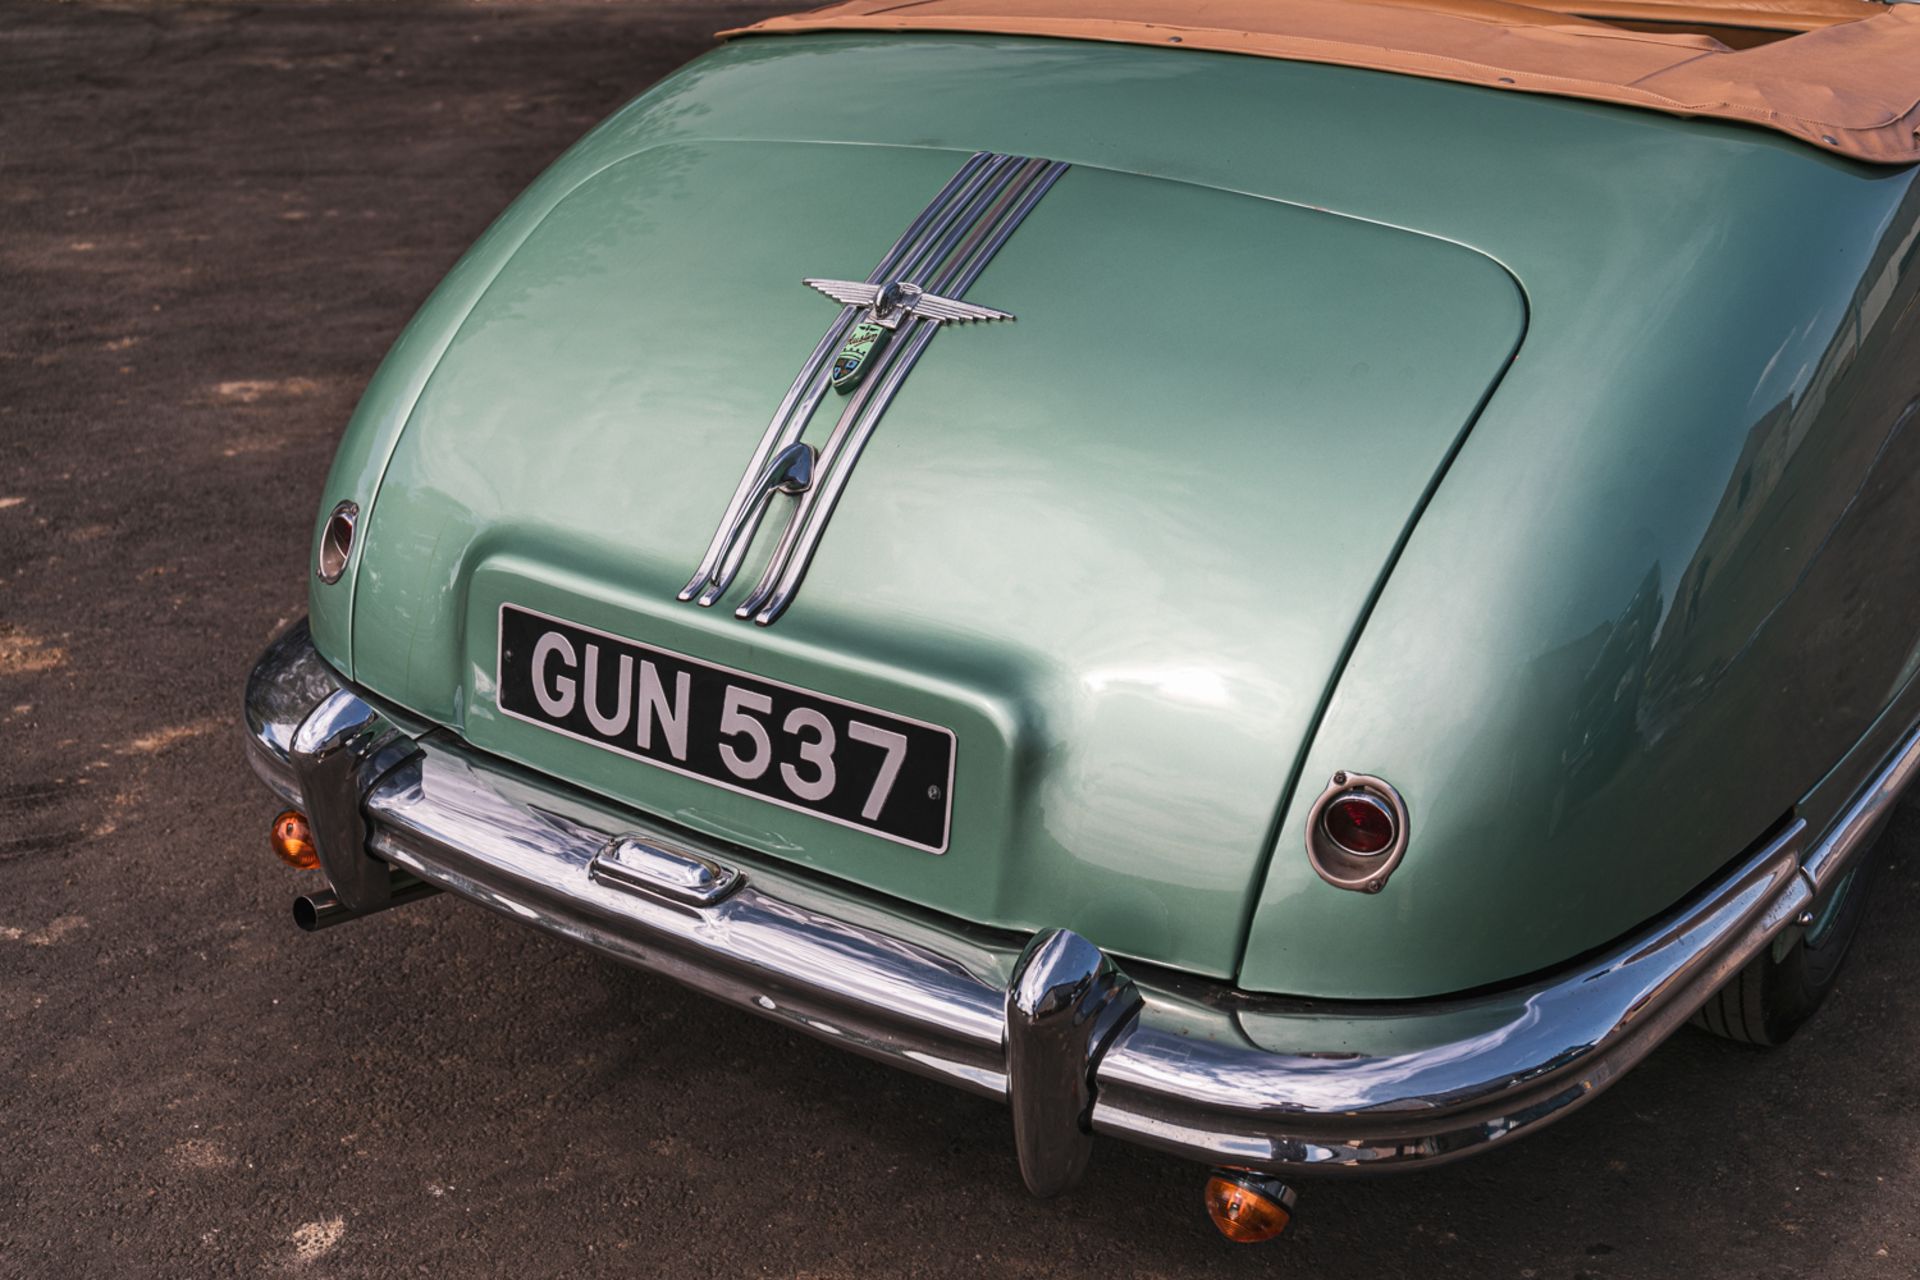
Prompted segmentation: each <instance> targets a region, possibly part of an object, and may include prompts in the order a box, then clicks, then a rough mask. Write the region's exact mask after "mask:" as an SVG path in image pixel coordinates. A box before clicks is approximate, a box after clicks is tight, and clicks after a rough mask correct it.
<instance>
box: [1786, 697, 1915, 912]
mask: <svg viewBox="0 0 1920 1280" xmlns="http://www.w3.org/2000/svg"><path fill="white" fill-rule="evenodd" d="M1916 772H1920V729H1915V730H1913V731H1911V732H1910V733H1908V734H1907V735H1906V737H1905V738H1903V739H1902V740H1901V742H1900V745H1899V746H1898V747H1896V748H1894V750H1893V752H1892V755H1891V758H1890V759H1889V761H1888V763H1887V764H1886V765H1885V766H1884V767H1883V768H1882V769H1881V770H1880V773H1879V774H1878V775H1877V776H1876V777H1875V778H1874V780H1873V782H1872V783H1871V784H1870V785H1869V786H1868V787H1867V788H1866V789H1865V790H1864V791H1863V792H1861V793H1860V795H1859V796H1858V797H1857V798H1856V799H1855V800H1854V801H1853V803H1852V804H1850V805H1848V806H1847V807H1846V809H1844V810H1843V811H1842V812H1841V815H1840V819H1839V821H1838V822H1836V823H1834V825H1833V830H1832V831H1831V832H1830V833H1829V834H1828V835H1827V837H1826V838H1825V839H1823V840H1821V841H1820V843H1819V844H1818V845H1816V846H1814V849H1813V852H1812V853H1810V854H1808V855H1807V863H1806V869H1807V879H1808V881H1809V882H1810V887H1811V888H1812V889H1813V892H1814V895H1815V896H1816V897H1817V896H1819V894H1820V893H1821V891H1823V890H1825V889H1826V888H1827V887H1828V886H1830V885H1833V884H1835V883H1837V882H1838V881H1839V879H1840V877H1841V876H1842V875H1844V874H1846V871H1847V868H1848V867H1849V866H1850V865H1851V864H1852V861H1853V857H1854V855H1855V854H1856V853H1857V852H1859V851H1860V850H1863V849H1865V848H1867V847H1868V846H1870V845H1871V844H1872V843H1873V837H1874V836H1875V835H1877V834H1878V833H1879V830H1880V824H1881V823H1883V822H1885V821H1886V819H1887V815H1888V814H1890V813H1892V812H1893V806H1894V805H1895V804H1896V803H1897V802H1898V801H1899V799H1900V795H1901V793H1902V792H1904V791H1905V790H1906V789H1907V785H1908V784H1909V783H1911V782H1912V781H1913V779H1914V775H1915V773H1916Z"/></svg>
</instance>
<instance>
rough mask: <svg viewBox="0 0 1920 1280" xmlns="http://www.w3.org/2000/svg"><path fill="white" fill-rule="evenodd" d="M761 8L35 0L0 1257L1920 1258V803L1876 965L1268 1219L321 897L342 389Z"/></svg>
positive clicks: (1870, 955) (470, 937) (1797, 1261)
mask: <svg viewBox="0 0 1920 1280" xmlns="http://www.w3.org/2000/svg"><path fill="white" fill-rule="evenodd" d="M761 12H765V10H760V9H755V8H753V7H751V6H736V5H695V4H669V3H647V2H638V3H627V4H620V5H604V6H600V5H591V6H571V5H539V6H533V7H522V6H518V5H508V4H499V5H496V4H487V5H469V4H456V3H449V4H422V3H395V4H366V3H361V4H352V3H348V4H284V5H283V4H268V5H255V6H247V7H237V6H198V5H155V6H111V7H109V6H98V5H89V4H63V5H52V4H21V3H0V1276H4V1277H7V1278H9V1280H11V1278H13V1277H35V1278H38V1277H70V1276H71V1277H117V1276H206V1275H229V1274H240V1275H253V1274H278V1273H283V1272H284V1273H296V1274H304V1275H311V1276H388V1275H411V1274H431V1275H452V1276H504V1277H521V1276H550V1275H551V1276H589V1275H623V1276H624V1275H633V1276H650V1275H661V1276H677V1277H684V1276H736V1275H772V1276H793V1277H838V1276H864V1275H928V1276H935V1275H937V1276H967V1277H976V1276H981V1277H992V1276H1049V1277H1053V1276H1058V1277H1076V1276H1101V1277H1120V1276H1156V1277H1172V1276H1191V1275H1209V1276H1216V1275H1217V1276H1227V1275H1282V1276H1308V1275H1311V1276H1316V1277H1347V1276H1365V1277H1369V1278H1371V1280H1377V1278H1378V1277H1382V1276H1385V1277H1401V1276H1407V1277H1412V1276H1420V1277H1427V1276H1471V1277H1516V1278H1532V1277H1540V1278H1543V1280H1544V1278H1546V1277H1556V1278H1561V1280H1574V1278H1576V1277H1590V1278H1600V1277H1627V1276H1685V1277H1689V1278H1700V1277H1722V1276H1725V1277H1754V1276H1780V1277H1793V1278H1794V1280H1803V1278H1804V1277H1876V1278H1879V1277H1911V1276H1915V1275H1920V1001H1916V1000H1915V998H1914V996H1913V994H1912V993H1913V992H1914V990H1915V988H1916V987H1920V856H1915V855H1916V852H1920V818H1916V815H1915V813H1914V812H1913V811H1911V810H1909V811H1903V812H1902V813H1901V814H1900V815H1898V816H1897V818H1896V820H1895V822H1894V825H1893V828H1892V830H1891V833H1890V837H1889V838H1890V839H1891V840H1892V841H1893V844H1894V847H1893V849H1892V851H1891V853H1892V865H1891V868H1890V871H1889V873H1888V874H1887V875H1886V876H1885V877H1884V879H1883V881H1882V888H1881V892H1880V895H1879V901H1878V903H1877V905H1876V908H1875V910H1874V912H1873V914H1872V916H1871V918H1870V919H1869V921H1868V923H1867V927H1866V932H1865V934H1864V936H1863V937H1862V939H1861V941H1860V943H1859V945H1858V950H1857V951H1856V953H1855V955H1854V957H1853V959H1852V962H1851V964H1850V966H1849V969H1848V971H1847V972H1846V974H1845V976H1844V978H1843V979H1842V981H1841V983H1840V987H1839V990H1838V992H1837V993H1836V994H1835V996H1834V997H1833V999H1832V1000H1831V1001H1830V1003H1829V1004H1828V1006H1827V1008H1826V1009H1825V1010H1824V1011H1823V1012H1822V1013H1821V1015H1820V1016H1819V1018H1818V1020H1817V1021H1816V1022H1815V1023H1814V1024H1813V1026H1812V1027H1811V1028H1810V1029H1809V1031H1808V1032H1807V1033H1805V1034H1803V1036H1802V1037H1801V1038H1800V1039H1799V1040H1797V1041H1796V1042H1794V1043H1793V1044H1791V1045H1789V1046H1788V1047H1786V1048H1784V1049H1782V1050H1778V1051H1774V1052H1762V1051H1756V1050H1751V1049H1746V1048H1742V1047H1740V1046H1736V1045H1730V1044H1725V1043H1722V1042H1720V1041H1717V1040H1714V1039H1712V1038H1710V1037H1708V1036H1706V1035H1704V1034H1701V1033H1698V1032H1694V1031H1686V1032H1683V1033H1681V1034H1680V1035H1679V1036H1677V1037H1676V1038H1675V1039H1673V1040H1672V1041H1670V1042H1669V1043H1668V1044H1667V1045H1666V1046H1665V1047H1663V1048H1662V1049H1660V1050H1659V1051H1658V1052H1657V1053H1655V1054H1654V1055H1653V1056H1652V1058H1651V1059H1650V1060H1648V1061H1647V1062H1646V1063H1645V1064H1644V1065H1643V1066H1641V1067H1640V1068H1639V1069H1638V1070H1637V1071H1635V1072H1634V1073H1633V1074H1632V1075H1631V1076H1630V1077H1628V1078H1627V1079H1626V1080H1625V1081H1624V1082H1622V1083H1621V1084H1620V1085H1618V1086H1617V1087H1616V1088H1614V1089H1613V1090H1612V1091H1611V1092H1610V1093H1609V1094H1607V1095H1606V1096H1605V1097H1603V1098H1601V1099H1600V1100H1598V1101H1597V1102H1595V1103H1594V1104H1593V1105H1592V1106H1590V1107H1588V1108H1586V1109H1584V1110H1582V1111H1581V1112H1579V1113H1578V1114H1576V1115H1574V1116H1573V1117H1571V1118H1569V1119H1567V1120H1566V1121H1564V1122H1563V1123H1561V1124H1559V1125H1557V1126H1555V1127H1554V1128H1553V1129H1551V1130H1549V1131H1547V1132H1545V1133H1543V1134H1540V1135H1538V1136H1536V1137H1533V1138H1530V1139H1528V1140H1527V1141H1525V1142H1523V1143H1519V1144H1517V1145H1515V1146H1514V1147H1512V1148H1510V1149H1507V1150H1505V1151H1500V1152H1496V1153H1494V1154H1491V1155H1489V1156H1487V1157H1485V1158H1483V1159H1480V1160H1476V1161H1474V1162H1471V1163H1468V1164H1464V1165H1458V1166H1455V1167H1453V1168H1449V1169H1445V1170H1440V1171H1435V1172H1432V1173H1427V1174H1419V1175H1411V1176H1402V1177H1397V1178H1392V1179H1386V1180H1378V1181H1369V1182H1349V1183H1337V1184H1334V1183H1316V1184H1309V1185H1307V1186H1306V1187H1305V1193H1304V1195H1303V1198H1302V1205H1301V1217H1300V1220H1299V1224H1298V1227H1297V1231H1296V1233H1295V1235H1294V1236H1293V1238H1291V1239H1290V1240H1288V1241H1287V1242H1285V1243H1283V1244H1280V1245H1278V1246H1268V1247H1265V1248H1262V1249H1255V1250H1246V1249H1240V1248H1236V1247H1234V1246H1231V1245H1228V1244H1226V1243H1224V1242H1223V1241H1221V1240H1220V1239H1219V1238H1217V1237H1216V1235H1215V1234H1214V1232H1213V1229H1212V1228H1211V1227H1210V1226H1208V1225H1207V1223H1206V1221H1205V1219H1204V1217H1203V1215H1202V1213H1201V1211H1200V1206H1199V1189H1200V1171H1199V1170H1198V1169H1197V1168H1194V1167H1191V1166H1187V1165H1183V1164H1180V1163H1177V1162H1175V1161H1172V1160H1168V1159H1164V1158H1161V1157H1159V1156H1156V1155H1152V1154H1149V1153H1146V1152H1142V1151H1137V1150H1134V1149H1131V1148H1128V1147H1125V1146H1122V1145H1120V1144H1117V1143H1113V1142H1108V1141H1105V1140H1102V1141H1100V1142H1099V1143H1098V1144H1097V1146H1098V1149H1097V1152H1096V1155H1095V1160H1094V1163H1093V1168H1092V1171H1091V1174H1090V1176H1089V1177H1088V1179H1087V1181H1086V1183H1085V1185H1084V1187H1083V1188H1082V1189H1081V1190H1079V1191H1078V1192H1077V1193H1075V1194H1073V1195H1071V1196H1068V1197H1066V1198H1063V1199H1060V1200H1056V1201H1051V1202H1040V1201H1035V1200H1031V1199H1029V1198H1028V1197H1027V1196H1026V1195H1025V1193H1024V1192H1023V1191H1022V1190H1021V1187H1020V1181H1019V1176H1018V1173H1017V1171H1016V1169H1015V1166H1014V1160H1013V1152H1012V1144H1011V1138H1010V1128H1009V1121H1008V1118H1007V1116H1006V1114H1005V1113H1004V1112H1003V1111H1002V1110H1001V1109H999V1108H997V1107H995V1106H993V1105H990V1104H988V1103H985V1102H982V1101H978V1100H975V1099H972V1098H968V1097H963V1096H961V1095H959V1094H956V1093H953V1092H950V1091H948V1090H946V1089H944V1088H942V1087H940V1086H938V1085H934V1084H931V1083H926V1082H922V1081H919V1080H917V1079H910V1078H906V1077H903V1076H900V1075H897V1074H895V1073H893V1072H891V1071H889V1070H886V1069H885V1068H882V1067H879V1066H876V1065H873V1064H869V1063H866V1062H864V1061H860V1060H857V1059H853V1058H850V1057H847V1056H845V1055H843V1054H841V1053H838V1052H836V1051H834V1050H833V1049H831V1048H829V1047H827V1046H824V1045H820V1044H816V1043H813V1042H812V1041H809V1040H804V1039H800V1038H796V1037H795V1036H794V1035H792V1034H790V1033H787V1032H785V1031H782V1030H780V1029H778V1028H776V1027H774V1026H772V1025H771V1024H768V1023H763V1022H760V1021H758V1020H756V1019H754V1018H752V1017H749V1016H747V1015H745V1014H741V1013H735V1012H732V1011H729V1010H725V1009H721V1008H718V1007H715V1006H713V1005H711V1004H709V1003H708V1002H706V1001H704V1000H702V999H700V998H698V997H695V996H693V995H691V994H689V993H686V992H683V991H682V990H680V989H679V988H677V987H675V986H674V985H672V984H671V983H669V982H666V981H664V980H660V979H655V978H652V977H648V976H646V975H643V974H639V973H635V972H631V971H628V970H625V969H621V968H618V967H616V966H614V965H613V964H611V963H606V962H602V961H600V960H598V959H595V958H593V957H591V956H588V955H586V954H584V953H582V952H580V951H577V950H575V949H573V948H572V947H570V946H568V945H565V944H563V943H561V942H558V941H555V940H551V939H548V938H545V937H543V936H538V935H536V934H534V933H532V932H530V931H528V930H526V929H524V928H521V927H519V926H516V925H514V924H512V923H510V922H508V921H506V920H504V919H500V918H497V917H495V916H493V915H490V914H488V913H486V912H484V911H481V910H479V909H477V908H474V907H471V906H468V905H465V904H463V903H460V902H457V901H453V900H451V899H449V898H446V897H441V898H436V899H434V900H432V901H429V902H427V903H424V904H422V905H419V906H415V907H411V908H408V909H405V910H400V911H395V912H392V913H389V914H386V915H383V916H379V917H376V918H374V919H371V920H367V921H364V922H361V923H359V924H356V925H354V926H352V927H349V928H345V929H341V930H336V931H333V932H330V933H327V934H322V935H315V936H308V935H303V934H300V933H297V932H296V931H295V930H294V929H293V927H292V926H291V924H290V923H289V916H288V903H289V899H290V897H291V896H292V894H293V893H294V892H295V889H296V885H297V884H298V883H299V880H298V877H296V876H294V875H293V874H292V873H289V872H287V871H285V870H283V869H281V868H280V867H279V866H278V865H277V864H276V863H275V862H274V861H273V860H272V859H271V858H270V857H269V856H268V854H267V852H266V847H265V832H266V826H267V822H268V819H269V817H270V816H271V814H272V812H273V809H274V807H275V806H273V805H272V804H271V803H270V801H269V799H268V797H267V795H266V793H265V792H264V790H262V789H261V788H260V787H259V785H258V784H257V783H256V782H255V781H254V780H253V778H252V777H251V776H250V775H249V773H248V771H247V769H246V767H245V766H244V764H243V763H242V761H241V757H240V753H239V749H238V747H237V745H236V733H235V721H236V713H237V711H238V704H239V693H240V686H241V681H242V679H243V677H244V675H245V672H246V670H247V667H248V665H249V663H250V662H251V660H252V658H253V657H254V655H255V653H256V652H257V651H258V650H259V649H260V647H261V646H262V645H263V644H264V643H265V642H266V641H267V640H268V638H269V637H271V636H272V635H273V634H274V633H275V632H277V631H278V630H279V629H280V628H281V627H282V626H283V625H285V624H286V623H287V622H288V621H289V620H290V619H292V618H295V617H297V616H298V615H299V613H300V612H301V611H302V608H303V599H304V590H305V588H304V582H305V569H306V563H305V561H306V555H307V536H308V529H309V520H310V518H311V514H312V512H313V510H314V509H315V506H316V504H317V502H318V499H319V491H320V484H321V480H322V478H323V476H324V473H325V470H326V466H327V461H328V458H329V455H330V454H331V451H332V449H333V445H334V441H335V439H336V438H337V436H338V434H339V431H340V429H341V426H342V424H343V423H344V421H345V420H346V417H347V415H348V413H349V412H350V410H351V409H352V406H353V402H354V399H355V397H356V396H357V395H358V393H359V390H360V388H361V387H362V385H363V384H364V383H365V382H366V380H367V378H368V376H369V375H370V374H371V373H372V371H373V368H374V366H375V364H376V363H377V362H378V360H379V359H380V356H381V354H382V352H383V351H384V349H385V348H386V346H387V345H388V343H389V342H390V341H391V340H392V339H393V337H394V335H395V334H396V333H397V331H398V330H399V328H400V326H401V325H402V324H403V323H404V322H405V320H406V318H407V316H408V314H409V313H410V312H411V310H412V309H413V307H414V306H415V305H417V304H418V302H419V301H420V300H421V298H423V297H424V296H425V294H426V293H427V291H428V290H429V289H430V288H431V287H432V285H433V284H434V282H435V281H436V280H437V279H438V277H439V276H440V275H441V274H442V273H443V272H444V271H445V270H446V269H447V268H448V267H449V266H450V265H451V264H452V262H453V261H454V258H455V257H456V256H457V255H458V254H459V252H460V251H461V250H462V248H463V247H464V246H465V245H466V244H467V243H468V242H469V241H471V240H472V239H473V237H474V236H475V235H477V234H478V233H479V231H480V230H481V229H482V227H484V226H485V225H486V223H487V222H488V220H489V219H491V218H492V217H493V215H494V214H495V213H496V212H497V211H498V210H499V209H500V208H501V207H502V206H503V205H504V204H505V203H506V202H507V201H508V200H509V199H510V198H511V197H512V195H513V194H514V193H515V192H516V191H517V190H518V189H519V188H520V187H522V186H523V185H524V184H525V183H526V182H527V181H528V180H530V179H531V178H532V177H533V176H534V175H535V174H536V173H537V172H539V170H540V169H541V168H542V167H543V166H544V165H545V164H546V163H547V162H548V161H549V160H550V159H551V158H552V157H553V156H555V155H556V154H557V153H558V152H559V151H560V150H561V149H562V148H563V147H564V146H565V145H566V144H567V143H569V142H570V141H571V140H572V139H574V138H575V137H577V136H578V135H579V134H580V133H581V132H582V131H584V130H585V129H586V128H587V126H588V125H590V124H591V123H593V122H594V121H595V120H597V119H599V118H600V117H601V116H603V115H605V114H606V113H607V112H608V111H610V110H611V109H613V108H614V107H615V106H617V105H619V104H620V103H621V102H622V101H624V100H625V99H626V98H628V97H629V96H631V95H632V94H634V93H636V92H638V91H639V90H640V89H641V88H643V87H644V86H645V85H646V84H647V83H648V82H650V81H651V80H653V79H655V78H656V77H658V76H660V75H661V74H663V73H665V72H666V71H668V70H669V69H671V68H672V67H674V66H675V65H677V64H679V63H681V62H683V61H685V60H686V59H687V58H689V57H692V56H693V55H694V54H696V53H698V52H699V51H700V50H701V49H702V48H704V47H705V46H706V45H707V44H708V43H709V36H708V33H709V32H711V31H713V30H715V29H717V28H719V27H722V26H724V25H728V24H731V23H734V22H737V21H740V20H743V19H748V18H751V17H753V16H756V15H757V14H758V13H761Z"/></svg>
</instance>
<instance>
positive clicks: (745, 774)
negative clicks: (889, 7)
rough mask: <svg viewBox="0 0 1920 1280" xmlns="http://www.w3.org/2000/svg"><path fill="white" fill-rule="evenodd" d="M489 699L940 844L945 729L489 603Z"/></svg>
mask: <svg viewBox="0 0 1920 1280" xmlns="http://www.w3.org/2000/svg"><path fill="white" fill-rule="evenodd" d="M496 689H497V693H496V695H495V696H496V700H497V702H498V705H499V707H500V710H501V711H503V712H505V713H506V714H507V715H510V716H512V717H514V718H515V719H517V720H526V721H529V722H530V723H533V724H537V725H541V726H543V727H545V728H548V729H552V730H553V731H554V732H556V733H564V734H566V735H567V736H568V737H570V738H578V739H580V740H581V741H582V742H590V743H592V744H594V745H595V746H598V747H604V748H606V749H607V750H609V751H616V752H618V753H620V754H621V755H624V756H631V757H632V758H633V759H635V760H643V761H645V762H646V763H648V764H651V765H656V766H658V767H660V768H662V769H669V770H671V771H673V772H674V773H680V774H685V775H687V776H688V777H691V778H699V779H700V780H702V781H704V782H711V783H713V784H714V785H715V786H720V787H725V788H726V789H727V790H729V791H738V792H742V793H744V794H746V795H752V796H758V797H760V798H761V799H762V800H770V801H772V802H773V803H774V804H777V805H784V806H785V807H786V808H789V809H798V810H800V811H801V812H802V813H811V814H814V815H816V816H818V817H822V818H825V819H827V820H828V821H829V822H837V823H840V824H841V825H842V826H848V827H854V828H857V829H859V830H861V831H871V832H873V833H874V834H875V835H878V836H884V837H886V838H887V839H889V840H896V841H898V842H900V843H901V844H907V845H912V846H913V847H914V848H916V849H925V850H927V851H928V852H929V853H945V852H946V850H947V829H948V825H949V822H950V820H951V816H952V813H953V794H952V793H953V757H954V737H953V731H952V730H951V729H943V728H941V727H940V726H939V725H932V724H926V723H924V722H922V721H919V720H908V719H905V718H904V717H902V716H897V715H892V714H890V713H888V712H885V711H880V710H877V709H875V708H873V707H865V706H861V705H860V704H859V703H857V702H842V701H841V700H840V699H838V698H829V697H827V696H825V695H824V694H818V693H812V692H809V691H808V690H805V689H796V688H795V687H793V686H792V685H789V684H780V683H778V682H776V681H773V680H766V679H763V678H761V677H759V676H754V675H749V674H747V673H746V672H744V671H735V670H732V669H731V668H728V667H717V666H714V665H713V664H712V663H709V662H701V661H699V660H697V659H694V658H689V657H687V656H686V655H685V654H679V653H673V652H670V651H669V650H666V649H656V648H654V647H652V646H651V645H644V644H638V643H636V642H634V641H632V640H626V639H623V638H621V637H620V636H615V635H609V634H607V633H606V632H604V631H595V630H593V629H592V628H590V627H583V626H580V625H578V624H576V623H572V622H563V621H561V620H560V619H559V618H553V617H549V616H547V615H546V614H541V613H535V612H533V611H532V610H531V609H522V608H520V607H519V606H518V605H510V604H507V605H501V606H500V665H499V680H498V683H497V685H496Z"/></svg>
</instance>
